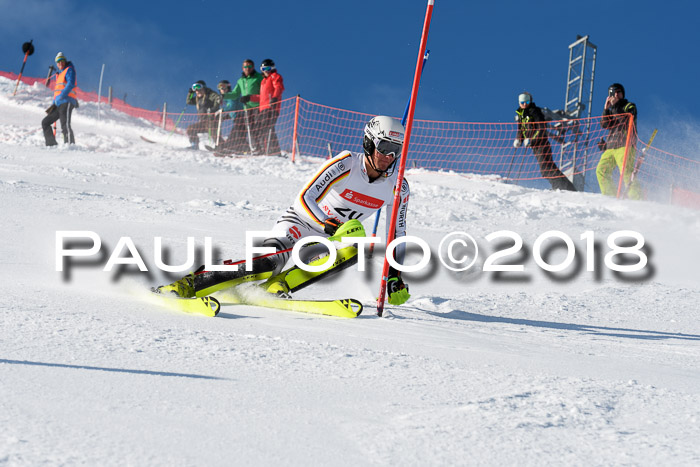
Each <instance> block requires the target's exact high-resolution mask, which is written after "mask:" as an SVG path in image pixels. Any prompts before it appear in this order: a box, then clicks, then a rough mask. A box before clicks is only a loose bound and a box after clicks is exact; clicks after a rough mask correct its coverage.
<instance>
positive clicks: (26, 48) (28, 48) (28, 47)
mask: <svg viewBox="0 0 700 467" xmlns="http://www.w3.org/2000/svg"><path fill="white" fill-rule="evenodd" d="M32 42H34V39H32V40H30V41H29V42H25V43H24V44H22V52H24V61H23V62H22V68H21V69H20V70H19V76H17V82H16V83H15V90H14V91H13V92H12V95H13V96H14V95H15V94H17V88H18V87H19V80H21V79H22V73H24V65H26V64H27V57H29V56H30V55H31V54H33V53H34V46H33V45H32Z"/></svg>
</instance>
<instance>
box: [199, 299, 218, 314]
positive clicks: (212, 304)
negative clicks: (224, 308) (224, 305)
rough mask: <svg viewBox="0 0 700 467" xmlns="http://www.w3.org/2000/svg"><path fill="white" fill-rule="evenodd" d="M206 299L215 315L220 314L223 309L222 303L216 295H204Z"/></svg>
mask: <svg viewBox="0 0 700 467" xmlns="http://www.w3.org/2000/svg"><path fill="white" fill-rule="evenodd" d="M203 298H205V299H206V303H207V304H208V305H209V308H211V310H212V312H213V313H214V315H213V316H216V315H218V314H219V311H221V303H219V301H218V300H217V299H215V298H214V297H203Z"/></svg>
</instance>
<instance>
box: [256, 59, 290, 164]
mask: <svg viewBox="0 0 700 467" xmlns="http://www.w3.org/2000/svg"><path fill="white" fill-rule="evenodd" d="M260 71H262V74H263V80H262V82H261V83H260V107H259V109H260V115H258V118H257V122H256V123H257V125H256V126H257V141H258V144H257V145H256V147H257V148H258V150H259V151H261V153H262V154H267V155H270V156H277V155H280V154H281V152H280V144H279V141H278V140H277V134H276V133H275V123H277V118H278V117H279V115H280V100H281V99H282V92H283V91H284V82H283V80H282V75H280V74H279V73H277V68H275V62H273V61H272V60H271V59H269V58H266V59H265V60H263V61H262V64H261V65H260Z"/></svg>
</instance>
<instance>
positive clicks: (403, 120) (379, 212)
mask: <svg viewBox="0 0 700 467" xmlns="http://www.w3.org/2000/svg"><path fill="white" fill-rule="evenodd" d="M429 57H430V50H426V51H425V55H423V64H422V65H421V73H423V70H424V69H425V63H426V62H427V61H428V58H429ZM410 104H411V97H410V96H409V98H408V102H406V109H404V111H403V117H402V118H401V125H406V118H407V117H408V106H409V105H410ZM328 146H329V148H330V143H328ZM381 216H382V210H381V209H378V210H377V214H376V216H374V227H373V228H372V236H373V237H376V236H377V228H378V227H379V218H380V217H381ZM373 254H374V243H371V244H370V245H369V252H368V253H367V257H368V258H371V257H372V255H373Z"/></svg>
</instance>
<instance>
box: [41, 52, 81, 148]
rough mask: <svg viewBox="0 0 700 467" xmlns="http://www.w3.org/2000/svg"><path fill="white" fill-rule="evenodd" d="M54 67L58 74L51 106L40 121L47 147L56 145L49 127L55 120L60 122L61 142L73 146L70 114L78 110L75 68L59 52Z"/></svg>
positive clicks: (73, 137) (73, 139) (54, 137)
mask: <svg viewBox="0 0 700 467" xmlns="http://www.w3.org/2000/svg"><path fill="white" fill-rule="evenodd" d="M56 66H57V67H58V73H57V74H56V85H55V86H54V88H53V104H52V105H51V107H49V108H48V109H46V113H47V114H48V115H47V116H46V117H44V119H43V120H42V121H41V127H42V128H43V130H44V139H45V140H46V145H47V146H56V145H57V144H58V143H57V142H56V136H55V135H54V134H53V130H52V128H51V125H53V124H54V122H55V121H56V120H61V131H62V132H63V142H64V143H66V144H75V136H74V135H73V128H72V126H71V114H72V113H73V109H75V108H78V97H77V95H76V93H75V87H76V84H77V81H76V77H75V67H74V66H73V62H69V61H68V60H66V57H65V55H63V52H59V53H58V54H57V55H56Z"/></svg>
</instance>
